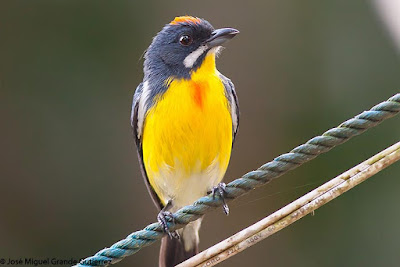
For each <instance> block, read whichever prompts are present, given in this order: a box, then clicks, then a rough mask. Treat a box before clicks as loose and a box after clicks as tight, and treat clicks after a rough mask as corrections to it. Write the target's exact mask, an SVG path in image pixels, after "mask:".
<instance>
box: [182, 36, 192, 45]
mask: <svg viewBox="0 0 400 267" xmlns="http://www.w3.org/2000/svg"><path fill="white" fill-rule="evenodd" d="M192 42H193V38H192V37H191V36H189V35H182V36H181V38H179V43H180V44H181V45H184V46H188V45H190V44H191V43H192Z"/></svg>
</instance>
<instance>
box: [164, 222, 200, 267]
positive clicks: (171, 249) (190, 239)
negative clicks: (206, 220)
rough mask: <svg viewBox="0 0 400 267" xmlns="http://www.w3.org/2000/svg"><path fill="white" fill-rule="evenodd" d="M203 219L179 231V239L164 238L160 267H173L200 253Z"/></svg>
mask: <svg viewBox="0 0 400 267" xmlns="http://www.w3.org/2000/svg"><path fill="white" fill-rule="evenodd" d="M201 220H202V219H201V218H200V219H198V220H196V221H194V222H191V223H189V224H188V225H186V226H185V227H184V228H182V229H179V230H178V234H179V236H180V238H179V239H176V238H170V237H169V236H166V237H164V238H163V239H162V240H161V248H160V259H159V267H172V266H175V265H177V264H179V263H181V262H183V261H185V260H187V259H189V258H190V257H192V256H194V255H196V254H197V253H198V252H199V230H200V224H201Z"/></svg>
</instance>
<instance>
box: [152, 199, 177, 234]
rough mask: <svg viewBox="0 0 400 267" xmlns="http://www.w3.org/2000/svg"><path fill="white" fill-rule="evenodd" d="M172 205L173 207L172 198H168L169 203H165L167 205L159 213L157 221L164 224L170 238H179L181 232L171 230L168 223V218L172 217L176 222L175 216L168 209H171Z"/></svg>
mask: <svg viewBox="0 0 400 267" xmlns="http://www.w3.org/2000/svg"><path fill="white" fill-rule="evenodd" d="M171 207H172V200H171V199H170V200H168V202H167V205H165V207H164V208H163V209H162V210H161V211H160V212H159V213H158V215H157V221H158V222H159V223H160V224H161V225H162V227H163V230H164V232H165V233H167V234H168V236H169V237H170V238H176V239H179V234H178V233H177V232H176V231H172V232H171V231H170V230H169V229H168V223H167V219H168V218H170V219H171V220H172V222H174V223H175V218H174V216H173V215H172V213H171V212H170V211H168V210H169V209H171Z"/></svg>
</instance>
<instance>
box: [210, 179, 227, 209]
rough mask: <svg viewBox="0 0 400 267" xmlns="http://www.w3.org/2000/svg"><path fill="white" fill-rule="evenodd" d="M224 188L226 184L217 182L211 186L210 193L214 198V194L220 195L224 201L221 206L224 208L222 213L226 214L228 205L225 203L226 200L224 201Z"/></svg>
mask: <svg viewBox="0 0 400 267" xmlns="http://www.w3.org/2000/svg"><path fill="white" fill-rule="evenodd" d="M225 188H226V184H225V183H219V184H218V185H217V186H214V187H213V189H212V195H213V198H215V195H216V194H218V195H219V196H220V197H221V199H222V202H223V203H224V204H223V206H222V208H223V209H224V213H225V214H226V215H229V207H228V205H227V204H226V201H225V194H226V191H225Z"/></svg>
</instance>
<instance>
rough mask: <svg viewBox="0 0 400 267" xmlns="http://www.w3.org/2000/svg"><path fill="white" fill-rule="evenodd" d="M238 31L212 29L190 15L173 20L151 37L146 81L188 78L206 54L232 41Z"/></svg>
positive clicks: (146, 55)
mask: <svg viewBox="0 0 400 267" xmlns="http://www.w3.org/2000/svg"><path fill="white" fill-rule="evenodd" d="M237 33H239V31H238V30H236V29H232V28H223V29H218V30H215V29H214V28H213V26H211V24H210V23H209V22H208V21H206V20H204V19H199V18H195V17H190V16H182V17H176V18H175V19H174V20H173V21H172V22H171V23H169V24H167V25H165V27H164V28H163V29H162V30H161V31H160V32H159V33H158V34H157V35H156V36H155V37H154V39H153V42H152V43H151V45H150V46H149V48H148V49H147V52H146V54H145V62H144V75H145V77H144V79H145V80H151V79H152V80H158V81H160V80H162V81H165V80H166V79H167V78H169V77H174V78H184V79H189V78H190V73H191V72H192V71H194V70H196V69H197V68H198V67H199V66H201V63H202V61H203V60H204V58H205V56H206V55H207V53H208V52H209V51H210V50H211V49H213V48H216V47H219V46H220V45H222V44H223V43H224V42H226V41H227V40H230V39H232V38H233V37H234V36H235V35H236V34H237Z"/></svg>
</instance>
